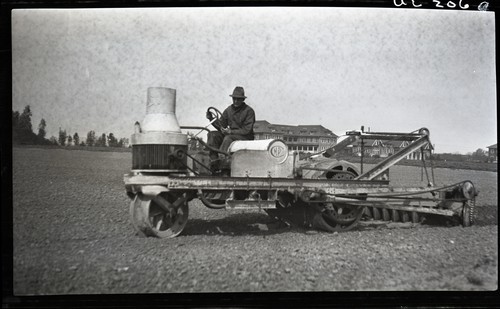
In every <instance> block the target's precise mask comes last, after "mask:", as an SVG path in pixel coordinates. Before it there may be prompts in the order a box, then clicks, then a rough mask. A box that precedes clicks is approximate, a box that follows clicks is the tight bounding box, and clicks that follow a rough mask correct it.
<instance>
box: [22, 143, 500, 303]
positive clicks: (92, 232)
mask: <svg viewBox="0 0 500 309" xmlns="http://www.w3.org/2000/svg"><path fill="white" fill-rule="evenodd" d="M130 165H131V154H130V153H118V152H91V151H84V150H78V151H67V150H64V149H42V148H17V147H16V148H14V149H13V223H14V226H13V237H14V239H13V244H14V252H13V254H14V272H13V276H14V292H15V294H16V295H61V294H101V293H105V294H115V293H177V292H184V293H190V292H276V291H415V290H418V291H422V290H425V291H435V290H438V291H472V290H475V291H491V290H496V289H497V288H498V280H497V278H498V225H497V222H498V214H497V208H498V203H497V192H498V185H497V174H496V173H495V172H485V171H470V170H468V171H465V170H450V169H436V170H435V173H436V175H435V176H436V179H437V181H436V182H438V183H439V182H443V183H446V182H448V183H449V182H458V181H461V180H467V179H468V180H471V181H472V182H473V183H474V184H475V185H476V186H477V187H478V188H479V190H480V191H481V192H480V195H479V197H478V200H477V206H478V207H479V218H478V222H477V224H476V225H474V226H472V227H469V228H463V227H461V226H446V224H437V225H425V224H418V225H413V224H386V223H379V222H365V223H364V224H362V225H361V226H360V227H359V228H357V229H355V230H353V231H350V232H345V233H339V234H337V233H335V234H330V233H323V232H316V231H310V230H305V229H300V228H269V227H268V226H267V225H266V224H267V223H269V222H270V219H269V217H268V216H267V215H266V214H265V213H264V212H258V211H229V210H211V209H208V208H205V207H204V206H203V205H202V204H201V203H199V202H198V201H193V202H192V203H191V204H190V220H189V221H188V224H187V226H186V228H185V230H184V232H183V233H182V234H181V235H179V236H178V237H176V238H174V239H168V240H165V239H156V238H141V237H139V236H137V235H136V233H135V231H134V230H133V227H132V225H131V223H130V222H129V217H128V207H129V202H130V201H129V199H128V197H127V196H126V194H125V190H124V185H123V179H122V178H123V175H124V174H125V173H128V172H129V169H130ZM420 174H421V171H420V169H419V168H418V167H404V166H396V167H394V168H393V169H391V179H393V181H397V182H400V183H401V184H413V183H415V181H410V180H408V178H410V176H412V177H415V176H416V178H417V180H416V182H419V181H420ZM423 183H425V181H423Z"/></svg>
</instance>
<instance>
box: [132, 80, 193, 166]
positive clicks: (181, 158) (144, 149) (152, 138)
mask: <svg viewBox="0 0 500 309" xmlns="http://www.w3.org/2000/svg"><path fill="white" fill-rule="evenodd" d="M175 97H176V91H175V89H170V88H164V87H151V88H148V95H147V102H146V116H145V117H144V120H143V122H142V126H141V124H139V123H138V122H136V123H135V128H134V131H135V133H134V134H132V137H131V139H130V140H131V144H132V170H134V171H138V172H140V171H153V172H186V164H187V157H186V153H187V147H188V146H187V135H186V134H183V133H182V132H181V128H180V126H179V122H178V121H177V117H176V116H175Z"/></svg>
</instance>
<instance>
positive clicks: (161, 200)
mask: <svg viewBox="0 0 500 309" xmlns="http://www.w3.org/2000/svg"><path fill="white" fill-rule="evenodd" d="M188 215H189V208H188V203H187V199H186V197H185V196H175V195H172V194H169V193H166V192H163V193H160V194H158V195H156V196H149V195H144V194H142V193H139V194H137V195H136V196H135V198H134V199H133V200H132V202H131V203H130V218H131V221H132V224H133V226H134V228H135V229H136V231H138V232H139V233H140V234H141V235H144V236H154V237H159V238H173V237H175V236H177V235H179V234H180V233H181V232H182V230H183V229H184V227H185V226H186V223H187V219H188Z"/></svg>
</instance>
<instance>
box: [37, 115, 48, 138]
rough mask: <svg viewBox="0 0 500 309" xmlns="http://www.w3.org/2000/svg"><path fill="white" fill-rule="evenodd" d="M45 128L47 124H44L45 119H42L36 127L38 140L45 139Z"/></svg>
mask: <svg viewBox="0 0 500 309" xmlns="http://www.w3.org/2000/svg"><path fill="white" fill-rule="evenodd" d="M46 127H47V124H46V123H45V119H43V118H42V120H40V124H39V125H38V137H39V138H40V139H44V138H45V135H46V134H47V132H46V131H45V128H46Z"/></svg>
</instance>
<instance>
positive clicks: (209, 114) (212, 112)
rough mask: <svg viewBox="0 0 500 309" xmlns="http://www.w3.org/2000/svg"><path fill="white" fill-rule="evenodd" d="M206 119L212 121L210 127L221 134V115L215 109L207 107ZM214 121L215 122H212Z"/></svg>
mask: <svg viewBox="0 0 500 309" xmlns="http://www.w3.org/2000/svg"><path fill="white" fill-rule="evenodd" d="M207 118H208V119H209V120H210V121H212V120H213V122H212V125H213V126H214V128H216V129H217V131H219V132H222V128H221V125H220V119H221V118H222V113H221V112H220V111H219V110H218V109H216V108H215V107H212V106H211V107H209V108H208V109H207ZM214 119H215V120H214Z"/></svg>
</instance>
